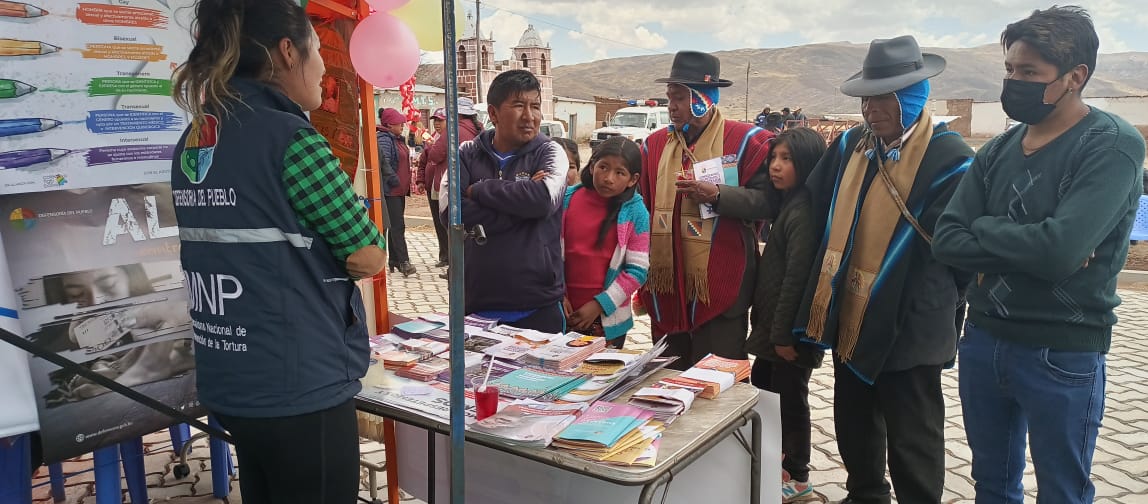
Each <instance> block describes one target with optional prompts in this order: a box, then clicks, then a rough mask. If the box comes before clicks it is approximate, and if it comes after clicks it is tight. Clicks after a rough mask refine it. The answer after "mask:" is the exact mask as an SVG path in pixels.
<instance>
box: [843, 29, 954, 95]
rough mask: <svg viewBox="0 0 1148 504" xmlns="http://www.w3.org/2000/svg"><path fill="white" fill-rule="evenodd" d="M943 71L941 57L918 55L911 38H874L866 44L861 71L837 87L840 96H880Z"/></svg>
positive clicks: (943, 60)
mask: <svg viewBox="0 0 1148 504" xmlns="http://www.w3.org/2000/svg"><path fill="white" fill-rule="evenodd" d="M944 71H945V58H942V57H940V56H938V55H936V54H930V53H922V52H921V47H920V46H918V45H917V39H915V38H913V36H912V35H904V36H901V37H897V38H892V39H877V40H874V41H873V42H872V43H870V44H869V54H866V55H865V63H864V64H862V66H861V71H860V72H857V73H856V74H855V75H853V76H852V77H850V78H848V79H846V80H845V82H844V83H843V84H841V93H842V94H844V95H846V96H855V97H860V98H864V97H866V96H881V95H883V94H889V93H892V92H895V91H898V90H901V89H904V88H906V87H909V86H911V85H913V84H916V83H918V82H921V81H923V80H925V79H928V78H930V77H934V76H936V75H938V74H940V73H941V72H944Z"/></svg>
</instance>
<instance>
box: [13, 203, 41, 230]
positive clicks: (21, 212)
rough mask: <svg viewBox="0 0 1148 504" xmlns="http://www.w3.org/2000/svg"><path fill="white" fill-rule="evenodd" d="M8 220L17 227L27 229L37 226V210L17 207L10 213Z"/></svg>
mask: <svg viewBox="0 0 1148 504" xmlns="http://www.w3.org/2000/svg"><path fill="white" fill-rule="evenodd" d="M8 222H10V223H12V227H14V228H16V229H19V230H22V231H27V230H29V229H32V228H33V227H35V226H36V212H33V211H31V210H29V209H27V208H17V209H15V210H13V211H12V213H11V214H8Z"/></svg>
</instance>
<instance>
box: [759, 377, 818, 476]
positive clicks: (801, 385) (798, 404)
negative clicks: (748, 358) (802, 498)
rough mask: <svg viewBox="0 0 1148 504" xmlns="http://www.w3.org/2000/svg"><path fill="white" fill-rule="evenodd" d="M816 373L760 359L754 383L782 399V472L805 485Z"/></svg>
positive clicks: (807, 472)
mask: <svg viewBox="0 0 1148 504" xmlns="http://www.w3.org/2000/svg"><path fill="white" fill-rule="evenodd" d="M812 374H813V370H812V369H806V368H802V367H798V366H795V365H793V364H790V363H787V362H773V361H771V360H769V359H763V358H761V357H758V358H757V360H755V361H753V371H752V372H751V373H750V378H749V379H750V383H753V386H755V387H757V388H759V389H764V390H768V391H770V392H773V393H776V394H778V395H780V396H781V453H783V454H785V458H784V459H782V461H781V468H782V469H785V470H786V471H787V472H789V475H790V476H791V477H792V478H793V479H795V480H797V481H801V482H807V481H809V452H810V439H809V437H810V431H811V429H812V428H813V427H812V425H811V424H810V421H809V377H810V376H811V375H812Z"/></svg>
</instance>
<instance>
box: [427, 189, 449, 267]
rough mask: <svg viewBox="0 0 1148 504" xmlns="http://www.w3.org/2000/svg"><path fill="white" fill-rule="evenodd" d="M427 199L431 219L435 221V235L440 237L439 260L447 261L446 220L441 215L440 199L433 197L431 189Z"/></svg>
mask: <svg viewBox="0 0 1148 504" xmlns="http://www.w3.org/2000/svg"><path fill="white" fill-rule="evenodd" d="M427 201H428V202H430V211H431V221H433V222H434V234H435V237H436V238H438V260H439V261H442V262H446V260H447V258H448V251H447V238H446V222H444V221H443V217H442V216H441V215H439V213H438V211H439V206H438V200H436V199H431V197H430V191H427Z"/></svg>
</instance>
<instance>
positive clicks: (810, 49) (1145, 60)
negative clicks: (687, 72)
mask: <svg viewBox="0 0 1148 504" xmlns="http://www.w3.org/2000/svg"><path fill="white" fill-rule="evenodd" d="M866 49H867V45H860V44H849V43H828V44H810V45H804V46H796V47H786V48H781V49H739V50H734V51H722V52H718V53H715V54H716V55H717V56H718V57H719V58H721V60H722V78H725V79H729V80H732V81H734V85H733V86H730V87H729V88H725V89H723V90H722V104H723V105H724V108H725V110H726V111H727V112H728V113H731V114H732V115H733V116H734V118H739V117H740V116H741V115H742V114H744V113H745V112H744V111H745V96H746V87H745V81H746V77H745V75H746V62H749V63H750V71H751V76H750V79H749V84H750V88H749V90H750V97H749V103H750V109H749V110H750V115H751V116H752V115H753V114H755V113H756V111H760V110H761V108H762V107H764V106H765V105H766V104H767V103H768V104H770V105H772V106H773V108H774V109H775V110H777V109H780V108H781V107H784V106H790V107H794V106H798V105H801V106H803V107H804V108H805V111H806V112H807V113H811V114H817V113H829V112H853V111H855V110H856V109H857V108H858V106H859V104H856V103H855V102H854V99H853V98H849V97H847V96H842V95H839V94H837V93H836V88H837V86H838V85H840V83H841V82H842V81H844V80H845V79H846V78H848V77H849V76H851V75H853V74H854V73H856V72H857V71H858V70H860V67H861V61H862V60H863V59H864V58H865V52H866ZM924 50H925V51H926V52H933V53H937V54H940V55H942V56H944V57H945V59H946V60H947V61H948V68H947V69H946V70H945V73H943V74H941V75H940V76H939V77H938V78H936V79H934V80H933V82H932V84H933V93H932V96H933V97H934V98H936V99H949V98H972V99H974V100H977V101H993V100H997V99H998V97H999V95H1000V87H1001V79H1003V78H1004V67H1003V63H1002V55H1001V51H1000V46H998V45H986V46H981V47H976V48H969V49H929V48H926V49H924ZM672 61H673V55H670V54H665V55H651V56H635V57H629V58H615V59H608V60H601V61H594V62H591V63H583V64H578V65H566V66H559V67H555V68H554V93H555V94H557V95H561V96H570V97H574V98H585V99H592V98H593V97H594V96H596V95H597V96H606V97H627V98H642V97H652V96H662V95H664V94H665V86H664V85H661V84H656V83H654V79H657V78H659V77H665V76H666V75H668V74H669V71H670V65H671V63H672ZM1097 67H1098V68H1097V74H1096V76H1095V77H1094V78H1093V79H1092V80H1091V81H1090V82H1089V84H1088V87H1087V88H1086V89H1085V95H1086V96H1109V97H1111V96H1129V95H1148V53H1120V54H1102V55H1100V61H1099V62H1098V63H1097ZM440 68H441V67H440ZM440 75H441V70H440ZM438 80H439V81H440V82H441V80H442V79H441V77H439V79H438Z"/></svg>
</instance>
